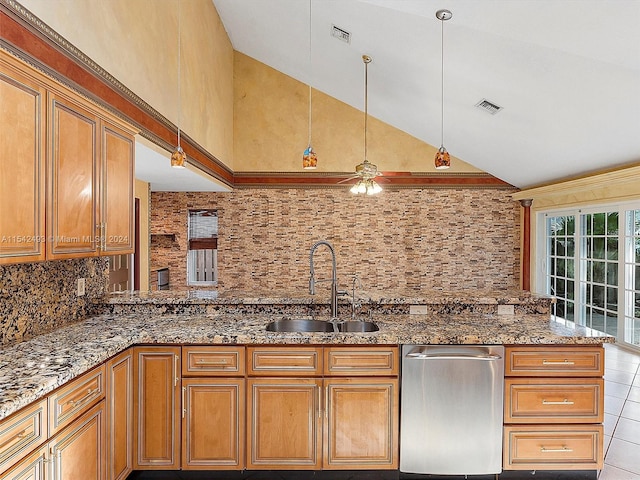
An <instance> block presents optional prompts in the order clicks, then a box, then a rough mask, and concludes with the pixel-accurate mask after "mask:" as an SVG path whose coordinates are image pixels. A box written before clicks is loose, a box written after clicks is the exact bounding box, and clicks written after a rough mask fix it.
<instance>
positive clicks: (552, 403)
mask: <svg viewBox="0 0 640 480" xmlns="http://www.w3.org/2000/svg"><path fill="white" fill-rule="evenodd" d="M542 404H543V405H573V402H572V401H571V400H567V399H566V398H565V399H564V400H562V401H560V402H556V401H552V400H542Z"/></svg>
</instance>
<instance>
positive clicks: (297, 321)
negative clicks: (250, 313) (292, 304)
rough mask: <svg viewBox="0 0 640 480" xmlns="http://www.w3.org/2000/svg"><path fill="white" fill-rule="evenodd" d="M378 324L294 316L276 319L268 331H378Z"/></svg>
mask: <svg viewBox="0 0 640 480" xmlns="http://www.w3.org/2000/svg"><path fill="white" fill-rule="evenodd" d="M378 330H379V328H378V325H376V324H375V323H373V322H361V321H355V320H354V321H344V322H335V321H334V322H326V321H324V320H311V319H306V318H294V319H291V320H276V321H274V322H271V323H269V324H268V325H267V332H307V333H310V332H324V333H366V332H377V331H378Z"/></svg>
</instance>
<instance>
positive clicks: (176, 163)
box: [171, 0, 187, 168]
mask: <svg viewBox="0 0 640 480" xmlns="http://www.w3.org/2000/svg"><path fill="white" fill-rule="evenodd" d="M180 33H181V31H180V0H178V146H177V147H176V149H175V150H174V151H173V153H172V154H171V166H172V167H173V168H184V166H185V163H186V162H187V154H186V153H184V150H182V147H181V146H180Z"/></svg>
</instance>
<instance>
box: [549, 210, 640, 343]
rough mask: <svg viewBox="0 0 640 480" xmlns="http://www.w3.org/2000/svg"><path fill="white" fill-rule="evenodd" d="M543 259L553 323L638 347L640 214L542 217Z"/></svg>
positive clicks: (604, 212)
mask: <svg viewBox="0 0 640 480" xmlns="http://www.w3.org/2000/svg"><path fill="white" fill-rule="evenodd" d="M545 259H546V266H545V267H546V268H545V271H546V274H545V288H546V292H547V293H549V294H551V295H553V296H555V297H556V298H557V303H556V305H555V312H554V315H555V316H556V318H557V319H562V320H566V321H571V322H575V323H577V324H579V325H585V326H587V327H589V328H593V329H595V330H599V331H602V332H605V333H608V334H610V335H614V336H616V337H617V338H618V340H620V341H623V342H626V343H630V344H633V345H636V346H640V210H637V209H636V210H628V209H624V208H611V209H606V210H605V209H602V210H599V211H596V210H594V211H584V212H582V211H571V212H563V214H562V215H550V214H547V215H545Z"/></svg>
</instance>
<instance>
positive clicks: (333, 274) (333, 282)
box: [309, 240, 338, 320]
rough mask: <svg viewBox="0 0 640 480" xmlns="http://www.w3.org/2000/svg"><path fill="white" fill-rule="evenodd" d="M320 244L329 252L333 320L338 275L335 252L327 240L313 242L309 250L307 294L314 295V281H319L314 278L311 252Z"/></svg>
mask: <svg viewBox="0 0 640 480" xmlns="http://www.w3.org/2000/svg"><path fill="white" fill-rule="evenodd" d="M320 245H324V246H325V247H327V248H328V249H329V251H330V252H331V266H332V270H331V319H332V320H333V319H335V318H337V317H338V278H337V277H338V275H337V269H336V252H335V250H334V249H333V245H331V243H329V242H328V241H327V240H320V241H318V242H316V243H314V244H313V245H312V246H311V250H310V251H309V294H310V295H315V293H316V283H317V282H318V281H319V280H316V278H315V271H314V268H313V254H314V253H315V251H316V250H317V249H318V247H319V246H320Z"/></svg>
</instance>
